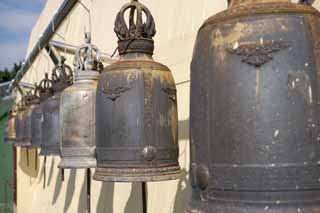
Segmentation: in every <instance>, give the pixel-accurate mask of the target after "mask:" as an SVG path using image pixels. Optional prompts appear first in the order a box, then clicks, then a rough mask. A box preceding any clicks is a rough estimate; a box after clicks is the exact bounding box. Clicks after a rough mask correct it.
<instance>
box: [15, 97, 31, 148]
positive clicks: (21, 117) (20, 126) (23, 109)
mask: <svg viewBox="0 0 320 213" xmlns="http://www.w3.org/2000/svg"><path fill="white" fill-rule="evenodd" d="M26 99H27V96H25V97H23V98H22V100H21V102H20V106H19V108H18V112H17V115H16V116H17V117H16V121H15V127H16V128H15V129H16V142H15V144H14V145H15V146H18V147H29V146H30V145H31V142H30V141H27V140H25V133H26V118H27V110H28V106H27V105H26Z"/></svg>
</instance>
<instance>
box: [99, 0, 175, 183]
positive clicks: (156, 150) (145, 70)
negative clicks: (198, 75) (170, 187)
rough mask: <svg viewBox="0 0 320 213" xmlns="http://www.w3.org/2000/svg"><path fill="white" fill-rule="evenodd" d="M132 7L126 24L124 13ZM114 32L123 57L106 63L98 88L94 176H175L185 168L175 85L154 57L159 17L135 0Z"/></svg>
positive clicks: (127, 178)
mask: <svg viewBox="0 0 320 213" xmlns="http://www.w3.org/2000/svg"><path fill="white" fill-rule="evenodd" d="M129 9H130V15H129V17H130V18H129V25H126V23H125V20H124V13H125V11H127V10H129ZM143 13H144V14H145V15H146V21H145V22H144V21H143V19H142V16H143ZM135 14H136V16H135ZM135 17H136V20H135ZM115 32H116V34H117V36H118V38H119V41H118V50H119V53H120V60H119V61H118V62H116V63H114V64H112V65H110V66H108V67H106V69H105V70H104V71H103V72H102V74H101V78H100V80H99V83H98V88H97V105H96V134H97V135H96V137H97V140H96V142H97V144H96V146H97V148H96V150H97V169H96V173H95V175H94V179H96V180H100V181H128V182H134V181H138V182H141V181H162V180H171V179H176V178H177V177H178V175H179V174H180V167H179V163H178V155H179V149H178V142H177V141H178V137H177V135H178V127H177V125H178V115H177V97H176V87H175V83H174V79H173V76H172V74H171V72H170V70H169V69H168V67H166V66H165V65H162V64H160V63H157V62H155V61H154V60H153V59H152V54H153V50H154V42H153V39H152V38H153V36H154V35H155V33H156V30H155V22H154V19H153V17H152V15H151V13H150V11H149V10H148V8H146V7H145V6H144V5H142V4H140V3H139V2H138V1H132V2H131V3H128V4H126V5H124V7H123V8H122V9H121V10H120V12H119V13H118V15H117V18H116V22H115Z"/></svg>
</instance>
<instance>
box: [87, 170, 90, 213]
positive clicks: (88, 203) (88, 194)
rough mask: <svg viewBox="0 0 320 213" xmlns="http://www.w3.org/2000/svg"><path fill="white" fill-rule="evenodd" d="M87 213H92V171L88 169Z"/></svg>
mask: <svg viewBox="0 0 320 213" xmlns="http://www.w3.org/2000/svg"><path fill="white" fill-rule="evenodd" d="M87 213H91V169H90V168H87Z"/></svg>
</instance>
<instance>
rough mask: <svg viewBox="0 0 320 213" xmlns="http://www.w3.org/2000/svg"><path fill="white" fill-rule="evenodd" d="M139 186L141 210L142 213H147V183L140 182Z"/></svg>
mask: <svg viewBox="0 0 320 213" xmlns="http://www.w3.org/2000/svg"><path fill="white" fill-rule="evenodd" d="M141 185H142V209H143V213H147V211H148V206H147V202H148V199H147V183H146V182H142V183H141Z"/></svg>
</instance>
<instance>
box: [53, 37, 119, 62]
mask: <svg viewBox="0 0 320 213" xmlns="http://www.w3.org/2000/svg"><path fill="white" fill-rule="evenodd" d="M49 47H50V48H51V49H56V50H58V51H61V52H66V53H69V54H75V53H76V51H77V49H78V46H75V45H72V44H66V43H62V42H59V41H50V42H49ZM101 60H102V61H103V62H106V63H108V64H112V63H114V62H116V61H117V60H118V58H117V57H111V55H110V54H108V53H103V52H101Z"/></svg>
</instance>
